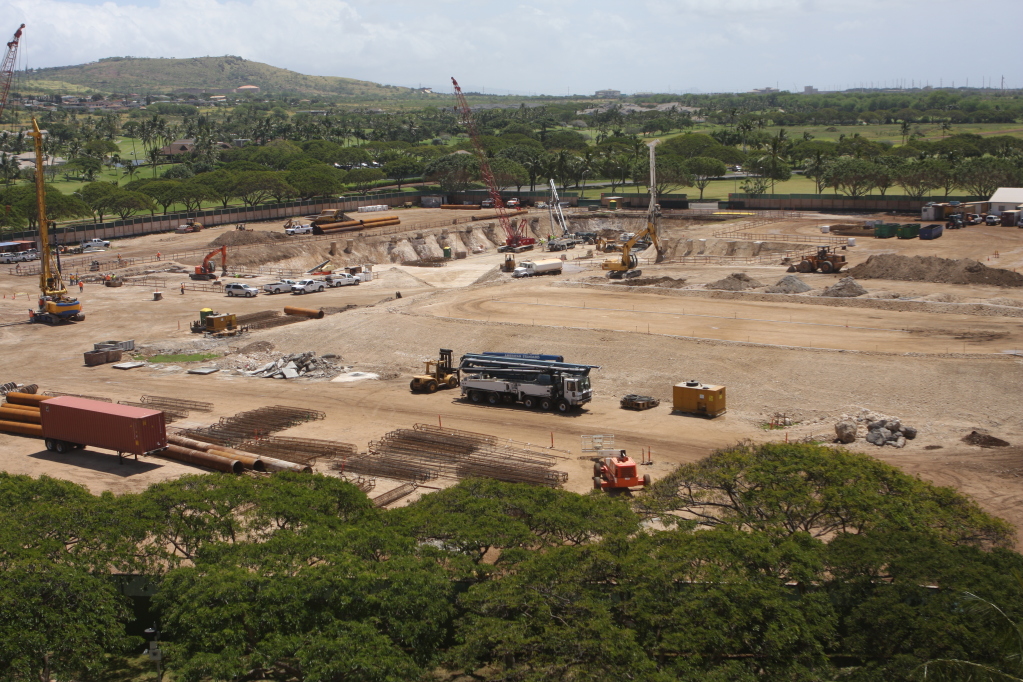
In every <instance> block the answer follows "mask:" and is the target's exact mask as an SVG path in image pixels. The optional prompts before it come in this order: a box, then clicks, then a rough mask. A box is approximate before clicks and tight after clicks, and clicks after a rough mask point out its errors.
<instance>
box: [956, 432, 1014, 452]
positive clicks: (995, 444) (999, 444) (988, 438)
mask: <svg viewBox="0 0 1023 682" xmlns="http://www.w3.org/2000/svg"><path fill="white" fill-rule="evenodd" d="M963 442H964V443H966V444H967V445H976V446H978V447H982V448H1007V447H1009V443H1008V442H1007V441H1004V440H1002V439H1001V438H995V437H994V436H992V435H991V434H989V433H984V432H981V431H971V432H970V433H969V434H968V435H966V436H963Z"/></svg>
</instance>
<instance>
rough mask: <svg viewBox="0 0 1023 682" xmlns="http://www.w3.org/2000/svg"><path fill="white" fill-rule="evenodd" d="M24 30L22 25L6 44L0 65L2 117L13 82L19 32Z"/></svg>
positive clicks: (0, 113) (19, 38) (0, 108)
mask: <svg viewBox="0 0 1023 682" xmlns="http://www.w3.org/2000/svg"><path fill="white" fill-rule="evenodd" d="M24 28H25V24H22V25H21V26H19V27H18V30H17V31H15V32H14V38H12V39H11V42H9V43H7V54H6V55H5V56H4V63H3V65H0V116H3V113H4V107H6V106H7V95H8V93H10V91H11V82H12V81H13V80H14V63H15V60H16V59H17V57H18V43H19V42H20V41H21V32H22V30H24Z"/></svg>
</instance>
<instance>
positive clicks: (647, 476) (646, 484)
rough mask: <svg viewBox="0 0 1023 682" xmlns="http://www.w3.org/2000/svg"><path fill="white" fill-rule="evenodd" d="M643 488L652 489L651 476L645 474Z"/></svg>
mask: <svg viewBox="0 0 1023 682" xmlns="http://www.w3.org/2000/svg"><path fill="white" fill-rule="evenodd" d="M643 487H644V488H649V487H650V474H643Z"/></svg>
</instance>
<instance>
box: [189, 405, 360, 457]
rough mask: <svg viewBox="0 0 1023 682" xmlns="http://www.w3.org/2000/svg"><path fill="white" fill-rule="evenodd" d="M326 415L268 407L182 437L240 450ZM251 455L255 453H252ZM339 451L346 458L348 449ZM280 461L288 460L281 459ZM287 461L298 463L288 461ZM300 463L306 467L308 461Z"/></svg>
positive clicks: (228, 418)
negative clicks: (244, 446)
mask: <svg viewBox="0 0 1023 682" xmlns="http://www.w3.org/2000/svg"><path fill="white" fill-rule="evenodd" d="M326 416H327V415H326V414H324V413H323V412H320V411H319V410H307V409H305V408H302V407H289V406H287V405H271V406H269V407H260V408H257V409H255V410H249V411H248V412H239V413H238V414H236V415H234V416H233V417H221V418H220V421H218V422H217V423H216V424H211V425H209V426H205V427H202V428H197V429H186V430H184V431H182V432H181V433H182V435H183V436H186V437H188V438H194V439H195V440H198V441H202V442H203V443H214V444H216V445H229V446H231V447H238V446H240V445H241V444H243V443H247V442H250V441H257V440H261V439H265V438H266V437H268V436H269V435H270V434H272V433H274V432H275V431H283V430H284V429H287V428H291V427H292V426H297V425H298V424H302V423H305V422H308V421H314V420H318V419H324V418H326ZM295 440H310V439H295ZM325 442H330V441H325ZM340 445H346V444H340ZM349 447H351V451H354V450H355V448H354V447H353V446H349ZM250 452H252V451H251V450H250ZM339 452H340V453H341V454H342V455H344V454H346V453H348V452H349V450H348V449H344V448H342V449H341V450H339ZM255 454H264V453H255ZM275 456H276V455H275ZM281 459H285V458H283V457H282V458H281ZM287 461H296V460H290V459H289V460H287ZM297 463H299V464H305V462H297Z"/></svg>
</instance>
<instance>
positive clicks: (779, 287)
mask: <svg viewBox="0 0 1023 682" xmlns="http://www.w3.org/2000/svg"><path fill="white" fill-rule="evenodd" d="M812 288H813V287H811V286H810V285H809V284H807V283H806V282H804V281H803V280H801V279H799V278H798V277H796V276H795V275H786V276H785V277H782V278H781V279H779V280H778V282H777V283H776V284H775V285H774V286H773V287H767V289H765V290H764V291H766V292H767V293H769V294H802V293H805V292H807V291H810V290H811V289H812Z"/></svg>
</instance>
